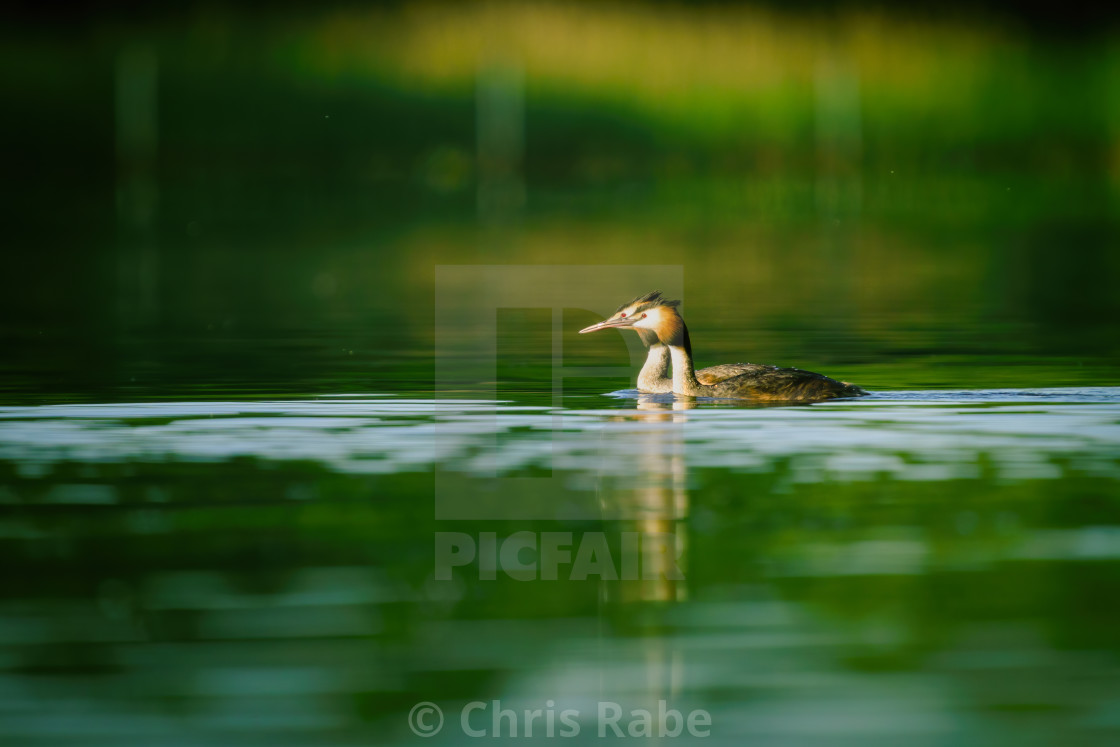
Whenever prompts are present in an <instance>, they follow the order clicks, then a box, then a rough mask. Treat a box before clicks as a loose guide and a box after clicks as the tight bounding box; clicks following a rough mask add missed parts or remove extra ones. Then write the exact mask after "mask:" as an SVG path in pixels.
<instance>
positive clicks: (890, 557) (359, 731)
mask: <svg viewBox="0 0 1120 747" xmlns="http://www.w3.org/2000/svg"><path fill="white" fill-rule="evenodd" d="M1118 454H1120V389H1116V388H1078V389H1073V388H1070V389H1034V390H1025V389H1008V390H971V391H969V390H958V391H884V392H877V393H875V394H874V395H872V396H870V397H866V398H861V399H856V400H843V401H833V402H827V403H819V404H813V405H800V406H790V407H743V406H735V403H729V402H712V401H702V400H675V399H674V398H673V397H671V396H652V397H651V396H644V395H638V394H637V393H636V392H633V391H629V390H625V391H620V392H615V393H613V394H611V395H608V396H604V395H601V394H595V393H589V392H578V393H575V394H572V395H570V396H567V397H565V399H564V401H563V403H562V405H560V406H553V405H545V404H541V402H540V401H539V400H538V399H536V398H532V397H527V398H525V400H524V401H522V402H519V401H516V400H514V401H494V400H481V399H468V398H463V399H438V400H431V399H427V398H420V399H417V398H409V397H405V396H389V395H377V394H353V395H338V396H328V397H316V398H312V399H301V400H283V401H208V402H198V401H194V402H146V403H123V404H111V403H107V404H88V405H47V406H10V407H3V408H0V506H2V514H0V516H2V517H3V518H2V521H0V538H2V539H0V543H2V545H3V546H4V548H5V554H6V555H7V556H8V557H9V558H10V560H9V563H10V566H9V567H11V568H17V569H19V570H18V572H16V573H10V574H7V575H6V576H5V578H4V581H3V585H2V587H0V593H2V596H0V610H2V613H0V620H2V623H0V651H2V653H3V659H2V661H3V673H2V675H0V709H2V710H3V711H4V713H5V717H4V718H3V719H2V720H0V724H2V725H0V734H2V735H3V737H4V741H5V742H8V741H10V742H12V743H19V744H36V743H52V744H60V743H61V744H82V745H88V744H105V745H109V744H114V745H115V744H126V743H136V744H151V743H155V742H159V743H168V744H204V743H205V744H213V743H215V742H227V741H232V740H235V739H242V738H251V739H255V740H261V743H268V744H388V743H402V744H404V743H412V742H413V740H415V739H416V737H414V736H413V735H412V733H411V732H410V731H409V730H408V727H407V723H406V717H407V714H408V712H409V710H410V709H411V707H412V705H413V704H414V703H416V702H418V701H433V702H436V703H437V704H439V705H441V706H442V707H443V708H444V710H445V712H446V713H447V714H449V716H448V724H447V726H446V727H445V730H444V732H443V733H441V735H440V736H439V737H437V738H436V740H435V741H437V742H439V743H452V742H457V741H465V740H466V739H467V737H465V736H464V735H463V733H462V731H461V730H460V728H459V726H458V723H457V718H458V713H459V711H458V709H459V708H461V707H462V706H463V705H464V704H465V703H467V702H470V701H476V700H477V701H483V702H486V703H489V702H492V701H493V700H500V701H501V702H502V705H503V707H508V708H513V709H515V710H517V711H523V710H525V709H530V710H531V709H534V708H537V709H540V708H546V705H545V704H546V702H553V703H555V704H559V705H558V706H557V708H558V709H559V708H567V707H570V708H573V709H577V710H579V711H580V712H581V714H584V716H581V718H582V719H583V721H581V723H583V725H584V729H583V730H582V731H581V734H580V737H579V739H576V740H574V741H578V742H581V743H582V742H583V741H590V740H592V739H593V738H594V734H595V729H596V726H595V724H594V722H593V719H591V720H589V715H590V714H593V713H594V703H595V702H597V701H602V700H607V701H613V702H618V703H621V704H625V706H626V707H627V708H638V707H646V708H654V709H655V708H656V705H657V702H658V701H659V700H663V699H664V700H667V702H668V703H669V704H670V705H672V706H673V707H676V708H679V709H689V708H703V709H705V710H707V711H708V712H710V714H711V716H712V720H713V728H712V736H711V737H710V738H709V739H710V741H713V742H718V743H728V744H731V743H736V744H739V743H743V742H744V740H746V741H747V742H748V743H750V742H756V741H758V742H765V743H768V744H791V745H792V744H806V743H812V744H864V745H866V744H883V745H892V744H897V743H898V742H899V741H900V740H902V739H905V740H907V741H910V742H914V743H917V744H976V745H991V744H1016V745H1022V744H1049V743H1053V740H1054V739H1059V740H1060V741H1064V742H1067V743H1068V742H1070V741H1072V742H1076V743H1078V744H1106V743H1110V742H1112V741H1113V740H1114V739H1115V738H1117V736H1118V731H1120V706H1118V705H1117V704H1118V703H1120V677H1118V676H1117V672H1118V670H1117V658H1116V657H1117V653H1118V644H1120V640H1118V637H1117V632H1116V631H1117V630H1120V627H1118V624H1120V604H1118V603H1117V602H1116V601H1115V599H1114V595H1112V594H1110V593H1108V592H1109V590H1110V589H1114V588H1115V584H1116V580H1117V577H1118V574H1120V509H1118V507H1117V501H1116V498H1117V495H1118V491H1117V487H1118V484H1120V460H1118V458H1117V455H1118ZM449 492H450V493H453V494H451V495H448V493H449ZM441 493H443V494H442V495H441ZM464 496H467V497H466V498H464ZM526 530H528V531H532V532H534V533H537V536H538V537H539V536H543V535H542V534H540V533H548V532H558V531H559V532H570V533H571V537H572V543H573V546H578V545H579V543H580V542H581V541H585V540H586V539H587V538H589V537H592V536H593V535H595V536H600V535H601V536H604V537H606V538H607V542H608V544H609V545H610V546H611V547H612V549H614V550H615V551H617V550H618V548H619V547H620V544H619V542H621V540H620V538H621V537H622V536H623V535H625V534H626V533H628V532H631V533H633V532H647V533H648V532H658V533H661V534H665V535H667V536H670V537H672V542H673V550H674V552H675V553H676V554H677V557H676V561H677V563H678V564H679V567H680V569H681V571H682V573H683V578H676V579H673V578H669V577H668V576H671V575H672V574H671V573H667V574H663V575H662V576H661V577H659V578H654V579H648V578H641V579H637V580H634V579H629V580H628V579H625V578H623V579H622V580H613V579H609V578H607V579H604V578H602V577H598V576H591V577H587V578H576V579H573V578H572V577H571V574H570V570H571V569H570V565H566V564H564V563H561V564H560V567H559V570H560V572H559V574H558V577H557V578H556V580H546V579H543V578H540V577H537V578H535V580H531V581H518V580H516V579H514V578H511V577H510V576H509V575H507V574H505V573H503V572H501V570H500V569H499V571H498V572H497V573H495V574H493V578H492V579H491V578H488V577H487V574H486V573H484V572H483V565H481V564H480V563H481V561H479V560H475V561H473V562H470V563H467V564H465V565H463V566H460V567H457V568H455V569H454V573H453V576H452V578H451V580H448V581H443V580H436V578H435V577H434V561H433V556H434V544H435V538H436V536H437V533H440V532H443V533H447V532H455V533H460V534H462V535H466V536H469V537H473V538H475V540H478V539H479V538H480V537H481V536H482V533H483V532H494V533H495V535H496V537H497V538H498V541H499V542H501V541H502V540H504V539H506V538H509V537H511V536H513V535H514V534H515V533H516V532H521V531H526ZM60 704H61V705H60ZM480 718H481V720H478V721H476V722H475V726H476V727H477V726H478V725H479V724H483V723H484V722H485V723H486V724H488V723H489V722H486V720H485V718H482V717H480ZM487 728H488V727H487ZM538 736H539V734H538ZM441 740H442V741H441Z"/></svg>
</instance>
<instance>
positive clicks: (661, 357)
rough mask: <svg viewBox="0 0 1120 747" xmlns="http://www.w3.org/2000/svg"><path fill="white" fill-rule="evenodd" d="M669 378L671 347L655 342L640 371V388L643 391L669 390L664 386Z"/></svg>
mask: <svg viewBox="0 0 1120 747" xmlns="http://www.w3.org/2000/svg"><path fill="white" fill-rule="evenodd" d="M655 339H656V338H655ZM668 379H669V348H667V347H666V346H664V345H662V344H661V343H660V342H654V343H653V344H652V345H650V346H649V354H648V355H647V356H646V362H645V365H644V366H642V370H641V371H640V372H639V373H638V389H639V390H640V391H643V392H658V391H668V389H666V388H665V387H664V384H665V383H666V382H667V381H668Z"/></svg>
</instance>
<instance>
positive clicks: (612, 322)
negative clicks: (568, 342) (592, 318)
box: [579, 318, 634, 335]
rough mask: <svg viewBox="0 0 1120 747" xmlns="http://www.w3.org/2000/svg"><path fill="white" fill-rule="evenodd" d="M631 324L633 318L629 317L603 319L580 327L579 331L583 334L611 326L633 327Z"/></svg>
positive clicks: (632, 323)
mask: <svg viewBox="0 0 1120 747" xmlns="http://www.w3.org/2000/svg"><path fill="white" fill-rule="evenodd" d="M633 326H634V319H633V318H630V319H607V320H605V321H602V322H599V323H598V324H592V325H591V326H590V327H584V328H583V329H581V330H580V331H579V333H580V334H581V335H582V334H585V333H587V332H597V331H599V330H601V329H610V328H611V327H620V328H622V329H625V328H626V327H633Z"/></svg>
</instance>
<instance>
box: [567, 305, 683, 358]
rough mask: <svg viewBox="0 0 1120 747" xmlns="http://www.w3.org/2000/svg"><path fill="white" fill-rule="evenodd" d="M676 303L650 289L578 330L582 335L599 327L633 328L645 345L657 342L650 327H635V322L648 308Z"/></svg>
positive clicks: (595, 330)
mask: <svg viewBox="0 0 1120 747" xmlns="http://www.w3.org/2000/svg"><path fill="white" fill-rule="evenodd" d="M666 303H676V302H671V301H666V300H665V298H664V297H663V296H662V295H661V291H652V292H651V293H646V294H645V295H644V296H638V297H637V298H635V299H634V300H633V301H630V302H629V303H624V304H622V305H621V306H619V307H618V308H617V309H616V310H615V312H614V313H613V314H611V315H610V316H609V317H607V318H606V319H604V320H603V321H601V322H599V323H598V324H592V325H591V326H590V327H584V328H583V329H581V330H580V331H579V333H580V334H581V335H582V334H584V333H586V332H597V331H599V330H600V329H611V328H617V329H634V330H635V331H636V332H638V334H639V335H641V338H642V342H644V343H645V344H646V345H647V346H648V345H652V344H653V343H655V342H657V339H656V333H655V332H653V331H652V330H650V329H638V328H636V326H637V325H636V324H635V323H636V322H637V321H638V320H639V319H641V317H642V314H643V313H647V312H648V310H649V309H652V308H655V307H657V306H659V305H661V304H666Z"/></svg>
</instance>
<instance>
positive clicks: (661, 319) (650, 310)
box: [631, 297, 692, 355]
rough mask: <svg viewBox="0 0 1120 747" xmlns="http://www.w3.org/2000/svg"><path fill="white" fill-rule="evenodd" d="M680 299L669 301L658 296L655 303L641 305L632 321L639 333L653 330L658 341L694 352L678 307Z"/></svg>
mask: <svg viewBox="0 0 1120 747" xmlns="http://www.w3.org/2000/svg"><path fill="white" fill-rule="evenodd" d="M680 305H681V302H680V301H669V300H667V299H665V298H660V297H659V298H658V299H657V300H656V301H655V302H653V303H648V304H644V305H641V306H639V307H638V308H637V309H635V311H634V314H633V315H632V319H633V321H632V322H631V323H632V325H633V327H634V329H636V330H638V332H639V334H641V333H642V331H646V332H647V333H648V332H653V333H654V334H656V335H657V341H658V342H659V343H660V344H662V345H675V346H678V347H682V348H684V349H685V350H687V351H688V352H689V354H690V355H691V353H692V345H691V344H690V342H689V340H688V329H687V328H686V327H685V326H684V319H682V318H681V315H680V312H679V311H677V307H678V306H680Z"/></svg>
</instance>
